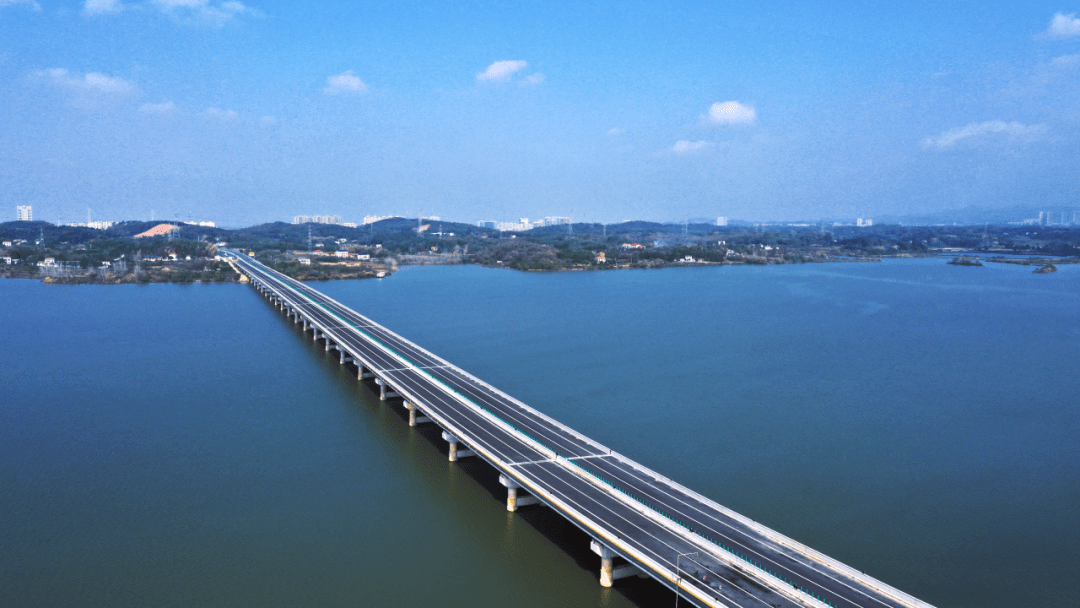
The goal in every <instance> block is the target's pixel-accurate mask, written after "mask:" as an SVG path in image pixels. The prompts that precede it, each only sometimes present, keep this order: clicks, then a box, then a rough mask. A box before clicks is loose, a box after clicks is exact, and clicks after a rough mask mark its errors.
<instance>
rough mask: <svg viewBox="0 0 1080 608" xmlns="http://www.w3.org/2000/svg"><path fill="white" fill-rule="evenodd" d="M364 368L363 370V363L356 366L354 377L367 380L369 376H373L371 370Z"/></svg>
mask: <svg viewBox="0 0 1080 608" xmlns="http://www.w3.org/2000/svg"><path fill="white" fill-rule="evenodd" d="M364 370H365V368H364V364H363V363H361V364H359V365H357V366H356V379H357V380H368V379H370V378H374V377H375V374H374V373H373V372H370V371H364Z"/></svg>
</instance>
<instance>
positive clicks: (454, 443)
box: [442, 431, 476, 462]
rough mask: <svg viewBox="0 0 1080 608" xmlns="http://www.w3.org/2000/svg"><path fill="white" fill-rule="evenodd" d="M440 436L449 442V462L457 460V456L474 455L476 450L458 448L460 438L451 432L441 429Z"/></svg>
mask: <svg viewBox="0 0 1080 608" xmlns="http://www.w3.org/2000/svg"><path fill="white" fill-rule="evenodd" d="M442 438H443V439H445V440H446V442H447V443H449V444H450V462H457V460H458V459H459V458H465V457H467V456H476V452H474V451H472V450H459V449H458V444H459V443H461V440H460V439H458V438H457V437H455V436H454V435H453V434H451V433H448V432H446V431H443V434H442Z"/></svg>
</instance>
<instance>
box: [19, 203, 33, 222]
mask: <svg viewBox="0 0 1080 608" xmlns="http://www.w3.org/2000/svg"><path fill="white" fill-rule="evenodd" d="M15 213H16V216H17V217H18V221H20V222H32V221H34V209H33V207H31V206H30V205H19V206H17V207H15Z"/></svg>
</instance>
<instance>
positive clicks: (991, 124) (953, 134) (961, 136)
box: [923, 120, 1047, 149]
mask: <svg viewBox="0 0 1080 608" xmlns="http://www.w3.org/2000/svg"><path fill="white" fill-rule="evenodd" d="M1046 131H1047V126H1046V125H1025V124H1023V123H1019V122H1015V121H1014V122H1005V121H1004V120H988V121H986V122H973V123H971V124H968V125H965V126H963V127H957V128H955V129H949V130H948V131H945V132H944V133H942V134H941V135H938V136H937V137H928V138H927V139H926V140H925V141H923V147H925V148H938V149H941V148H950V147H952V146H954V145H955V144H956V143H957V142H959V141H962V140H965V139H969V138H972V137H981V136H984V135H993V134H998V133H1003V134H1005V135H1008V136H1011V137H1014V138H1023V139H1034V138H1036V137H1038V136H1040V135H1042V134H1043V133H1045V132H1046Z"/></svg>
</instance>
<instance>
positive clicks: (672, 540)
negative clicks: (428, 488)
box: [222, 250, 933, 608]
mask: <svg viewBox="0 0 1080 608" xmlns="http://www.w3.org/2000/svg"><path fill="white" fill-rule="evenodd" d="M222 254H223V255H224V257H225V258H226V259H227V260H228V261H229V262H230V263H231V264H233V266H234V267H235V268H236V269H237V270H238V271H239V272H241V274H243V275H244V276H246V277H247V278H248V280H249V281H250V282H251V284H252V285H253V286H254V287H255V289H257V290H258V291H259V292H260V293H261V294H263V295H264V296H265V297H266V298H268V299H269V300H270V301H271V302H273V303H274V304H275V305H276V306H277V307H278V308H279V309H280V310H281V311H282V312H283V313H284V314H285V315H286V316H287V318H289V319H291V320H292V322H293V323H295V324H302V327H303V329H304V331H305V332H307V331H310V332H311V336H312V339H313V340H315V341H320V340H321V341H322V342H323V344H324V345H325V347H326V350H327V352H329V351H337V353H338V354H339V356H340V357H339V360H340V362H341V364H342V365H344V364H352V365H353V366H355V368H356V370H357V378H358V380H360V381H365V380H366V381H370V382H371V383H373V385H374V386H376V387H377V388H378V391H379V397H380V399H383V400H392V401H393V402H394V403H398V402H400V404H401V407H403V408H405V409H406V410H408V417H409V425H410V426H415V425H418V424H437V425H438V426H439V427H441V429H442V439H443V440H445V441H446V442H447V443H448V444H449V449H448V454H449V459H450V460H451V461H455V460H458V459H460V458H467V457H475V458H480V459H483V460H484V461H486V462H487V463H488V464H489V465H491V466H492V467H494V468H495V469H497V470H498V472H499V473H500V477H499V481H500V482H501V483H502V484H503V485H504V486H506V491H507V499H506V508H507V509H508V510H509V511H516V510H517V509H519V508H522V507H526V506H528V505H540V506H542V507H543V506H546V507H548V508H551V509H553V510H554V511H555V512H557V513H559V514H560V515H562V516H563V517H565V518H566V519H568V520H569V521H570V522H572V523H573V524H574V525H576V526H577V527H578V528H580V529H581V530H583V531H584V532H585V533H586V534H588V535H589V536H590V537H591V538H592V542H591V543H590V545H591V548H592V550H593V551H594V552H595V553H596V554H597V555H598V556H599V558H600V571H599V579H600V584H601V585H603V586H611V585H612V584H614V582H615V581H616V580H618V579H620V578H623V577H628V576H641V577H651V578H653V579H655V580H657V581H659V582H660V583H661V584H662V585H664V586H666V587H668V588H669V589H671V590H673V591H675V592H676V593H677V594H678V597H679V598H680V599H684V600H686V601H689V602H690V603H691V604H693V605H696V606H703V607H706V606H707V607H721V606H722V607H733V606H739V607H743V608H750V607H759V606H760V607H765V606H771V607H775V608H790V607H801V608H805V607H812V608H933V607H932V606H930V605H929V604H927V603H926V602H923V601H921V600H918V599H916V598H914V597H912V596H910V595H908V594H906V593H904V592H902V591H900V590H898V589H895V588H893V587H891V586H889V585H887V584H885V583H883V582H881V581H878V580H877V579H875V578H873V577H871V576H868V575H866V574H863V573H861V572H859V571H858V570H855V569H854V568H851V567H849V566H846V565H844V564H842V563H840V562H838V561H836V560H834V559H831V558H829V557H827V556H825V555H823V554H821V553H819V552H817V551H815V550H813V549H811V548H810V547H807V546H805V545H803V544H801V543H799V542H796V541H794V540H792V539H790V538H788V537H786V536H784V535H782V534H780V533H779V532H776V531H774V530H772V529H770V528H768V527H766V526H763V525H761V524H759V523H757V522H755V521H753V520H751V519H749V518H747V517H744V516H742V515H740V514H738V513H735V512H734V511H732V510H730V509H727V508H725V507H723V506H721V505H719V504H717V503H715V502H713V501H712V500H709V499H708V498H706V497H704V496H701V495H699V494H697V493H696V492H694V491H692V490H690V489H688V488H686V487H683V486H682V485H680V484H678V483H676V482H675V481H672V480H670V479H668V478H666V477H664V476H662V475H660V474H659V473H657V472H655V471H652V470H650V469H648V468H646V467H644V466H642V465H640V464H638V463H636V462H634V461H633V460H631V459H630V458H628V457H626V456H624V455H622V454H618V453H616V452H614V451H612V450H610V449H608V448H606V447H604V446H603V445H600V444H599V443H597V442H596V441H593V440H592V439H589V438H588V437H586V436H585V435H583V434H581V433H579V432H577V431H575V430H573V429H571V428H568V427H566V426H565V425H563V424H560V423H559V422H557V421H555V420H553V419H551V418H549V417H548V416H545V415H544V414H542V413H540V412H538V411H536V410H534V409H533V408H530V407H529V406H527V405H525V404H524V403H521V402H520V401H518V400H516V399H514V398H513V397H511V396H509V395H507V394H505V393H503V392H502V391H500V390H498V389H497V388H495V387H493V386H491V385H489V384H487V383H485V382H483V381H482V380H480V379H478V378H476V377H475V376H473V375H471V374H469V373H468V372H466V371H464V370H462V369H460V368H458V367H456V366H454V365H453V364H451V363H449V362H447V361H445V360H444V359H441V358H439V357H438V356H436V355H434V354H432V353H430V352H428V351H426V350H424V349H423V348H421V347H420V346H418V345H416V344H414V343H412V342H410V341H409V340H406V339H404V338H402V337H401V336H399V335H397V334H395V333H393V332H392V331H390V330H388V329H386V328H385V327H382V326H381V325H379V324H377V323H375V322H374V321H371V320H370V319H368V318H366V317H364V316H362V315H360V314H359V313H357V312H355V311H353V310H352V309H350V308H348V307H346V306H345V305H343V304H341V303H339V302H337V301H335V300H333V299H331V298H329V297H327V296H325V295H323V294H322V293H320V292H319V291H317V290H315V289H312V288H311V287H309V286H307V285H305V284H303V283H301V282H299V281H296V280H293V279H291V278H289V277H287V276H285V275H283V274H281V273H279V272H277V271H275V270H272V269H270V268H268V267H266V266H265V265H263V264H261V263H259V262H258V261H256V260H254V259H252V258H251V257H249V256H247V255H242V254H240V253H238V252H236V251H232V250H223V252H222Z"/></svg>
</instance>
